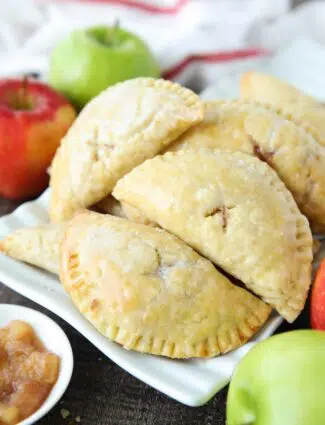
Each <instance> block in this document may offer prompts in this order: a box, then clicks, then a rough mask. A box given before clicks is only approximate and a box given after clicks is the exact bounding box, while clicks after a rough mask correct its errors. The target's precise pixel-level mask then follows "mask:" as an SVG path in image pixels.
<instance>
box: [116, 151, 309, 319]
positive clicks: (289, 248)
mask: <svg viewBox="0 0 325 425" xmlns="http://www.w3.org/2000/svg"><path fill="white" fill-rule="evenodd" d="M113 196H114V197H115V198H117V199H119V200H120V201H121V202H124V203H127V204H129V205H131V206H132V207H135V208H137V209H139V210H140V212H141V213H142V214H144V215H146V216H147V217H148V219H150V220H152V221H155V222H156V223H158V224H159V226H161V227H162V228H163V229H166V230H168V231H170V232H171V233H173V234H175V235H176V236H178V237H179V238H181V239H183V240H184V241H185V242H187V243H188V244H189V245H190V246H192V247H193V248H194V249H195V250H197V251H198V252H199V253H201V254H202V255H204V256H206V257H207V258H209V259H210V260H211V261H213V262H214V263H215V264H217V265H218V266H220V267H221V268H223V269H224V270H225V271H226V272H228V273H229V274H230V275H233V276H234V277H236V278H237V279H239V280H241V281H242V282H243V283H244V284H245V285H246V286H247V288H249V289H250V290H251V291H252V292H254V293H255V294H257V295H259V296H260V297H262V299H263V300H264V301H265V302H267V303H268V304H270V305H271V306H273V307H274V308H275V309H276V310H277V311H278V312H279V313H280V314H281V315H282V316H283V317H285V318H286V319H287V320H288V321H290V322H291V321H293V320H294V319H295V318H296V317H297V316H298V314H299V313H300V312H301V310H302V308H303V306H304V304H305V300H306V296H307V293H308V289H309V286H310V272H311V261H312V236H311V232H310V228H309V225H308V222H307V219H306V218H305V217H304V216H303V215H302V214H301V213H300V211H299V210H298V208H297V205H296V203H295V201H294V199H293V197H292V195H291V193H290V192H289V191H288V190H287V189H286V187H285V186H284V184H283V183H282V181H281V180H280V179H279V177H278V176H277V174H276V173H275V172H274V171H273V170H272V169H271V168H270V167H268V165H267V164H265V163H264V162H262V161H260V160H258V159H257V158H255V157H252V156H250V155H247V154H243V153H240V152H224V151H216V150H210V149H201V150H197V151H194V150H193V151H191V150H189V151H179V152H168V153H166V154H165V155H162V156H156V157H155V158H153V159H150V160H148V161H146V162H145V163H143V164H141V165H140V166H138V167H137V168H135V169H134V170H132V171H131V172H130V173H129V174H127V175H126V176H124V177H123V179H121V180H120V181H119V182H118V183H117V185H116V187H115V189H114V191H113Z"/></svg>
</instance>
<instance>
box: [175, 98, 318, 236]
mask: <svg viewBox="0 0 325 425" xmlns="http://www.w3.org/2000/svg"><path fill="white" fill-rule="evenodd" d="M199 147H208V148H216V149H220V150H228V151H240V152H245V153H248V154H250V155H255V156H256V157H258V158H259V159H261V160H262V161H264V162H266V163H267V164H268V165H269V166H271V167H272V168H273V169H274V170H275V171H276V172H277V173H278V175H279V176H280V178H281V179H282V181H283V182H284V183H285V185H286V186H287V188H288V189H289V190H290V191H291V193H292V194H293V197H294V198H295V200H296V202H297V204H298V206H299V207H300V209H301V211H302V212H303V213H304V214H305V215H306V216H307V218H308V219H309V220H310V223H311V225H312V227H313V229H314V230H316V231H320V232H324V231H325V202H324V199H325V147H324V146H322V145H320V144H319V143H317V142H316V140H315V139H314V138H313V136H312V135H311V134H310V133H309V132H308V131H306V130H305V129H304V128H302V127H300V126H298V125H296V124H295V123H293V122H292V121H290V120H289V119H287V117H284V116H282V115H281V114H278V113H276V112H275V111H272V110H270V109H267V108H265V107H263V106H260V105H258V104H256V103H252V102H251V103H249V102H245V101H229V102H227V101H224V102H223V101H216V102H208V103H206V104H205V118H204V121H203V122H202V123H201V124H198V125H197V126H195V127H193V128H191V129H189V130H188V131H187V132H186V133H184V134H183V135H182V136H181V137H180V138H179V139H178V140H177V141H175V142H174V143H173V145H172V146H171V147H170V150H173V151H175V150H186V149H192V148H193V149H194V148H196V149H197V148H199Z"/></svg>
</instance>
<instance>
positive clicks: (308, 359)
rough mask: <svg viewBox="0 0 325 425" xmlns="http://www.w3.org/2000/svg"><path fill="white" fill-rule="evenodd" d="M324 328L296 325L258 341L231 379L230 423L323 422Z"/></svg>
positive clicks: (320, 424) (298, 424)
mask: <svg viewBox="0 0 325 425" xmlns="http://www.w3.org/2000/svg"><path fill="white" fill-rule="evenodd" d="M324 361H325V333H324V332H320V331H313V330H298V331H292V332H287V333H283V334H280V335H276V336H273V337H271V338H269V339H267V340H265V341H263V342H261V343H259V344H257V345H256V346H255V347H254V348H253V349H252V350H251V351H249V352H248V354H247V355H246V356H245V357H244V358H243V360H242V361H241V362H240V363H239V365H238V367H237V368H236V370H235V373H234V375H233V378H232V381H231V383H230V387H229V392H228V399H227V425H324V424H325V403H324V388H325V367H324Z"/></svg>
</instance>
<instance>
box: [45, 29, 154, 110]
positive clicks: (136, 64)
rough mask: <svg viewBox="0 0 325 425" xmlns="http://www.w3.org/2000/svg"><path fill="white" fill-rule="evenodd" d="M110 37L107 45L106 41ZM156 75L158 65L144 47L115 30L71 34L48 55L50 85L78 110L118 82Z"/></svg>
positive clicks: (90, 30)
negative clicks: (49, 57) (49, 56)
mask: <svg viewBox="0 0 325 425" xmlns="http://www.w3.org/2000/svg"><path fill="white" fill-rule="evenodd" d="M110 37H111V38H112V37H113V41H112V43H111V44H110V42H109V41H107V40H109V39H110ZM158 76H159V67H158V64H157V62H156V60H155V58H154V57H153V56H152V54H151V52H150V50H149V48H148V47H147V45H146V44H145V43H144V42H143V41H142V40H141V39H140V38H139V37H137V36H136V35H134V34H132V33H129V32H127V31H125V30H123V29H121V28H119V27H106V26H98V27H92V28H89V29H83V30H77V31H74V32H72V33H71V34H70V35H68V36H67V37H66V38H65V39H63V40H62V41H61V42H59V44H58V45H57V46H56V47H55V49H54V50H53V52H52V55H51V62H50V73H49V79H50V83H51V85H52V86H53V87H54V88H55V89H57V90H58V91H61V92H62V93H63V94H64V95H65V96H67V97H68V98H69V99H70V100H71V102H72V103H73V104H74V105H75V106H76V107H78V108H79V109H80V108H82V107H83V106H84V105H85V104H86V103H87V102H89V100H90V99H92V98H93V97H94V96H97V95H98V94H99V93H100V92H101V91H102V90H104V89H106V88H107V87H108V86H110V85H113V84H115V83H117V82H119V81H124V80H127V79H130V78H135V77H154V78H156V77H158Z"/></svg>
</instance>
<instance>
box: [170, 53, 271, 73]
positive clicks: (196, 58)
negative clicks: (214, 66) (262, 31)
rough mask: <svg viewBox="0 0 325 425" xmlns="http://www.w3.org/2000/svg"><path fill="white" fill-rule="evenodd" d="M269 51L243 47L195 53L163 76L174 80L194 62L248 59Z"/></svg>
mask: <svg viewBox="0 0 325 425" xmlns="http://www.w3.org/2000/svg"><path fill="white" fill-rule="evenodd" d="M267 54H268V52H267V51H266V50H262V49H242V50H231V51H224V52H218V53H206V54H193V55H190V56H188V57H186V58H185V59H183V60H182V61H181V62H179V63H178V64H176V65H174V66H173V67H171V68H170V69H168V70H167V71H165V72H164V73H163V77H164V78H166V79H167V80H172V79H173V78H175V77H176V76H177V74H179V73H181V72H182V71H184V69H185V68H186V67H187V66H188V65H190V64H191V63H193V62H210V63H218V62H230V61H234V60H239V59H248V58H253V57H257V56H264V55H267Z"/></svg>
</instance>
